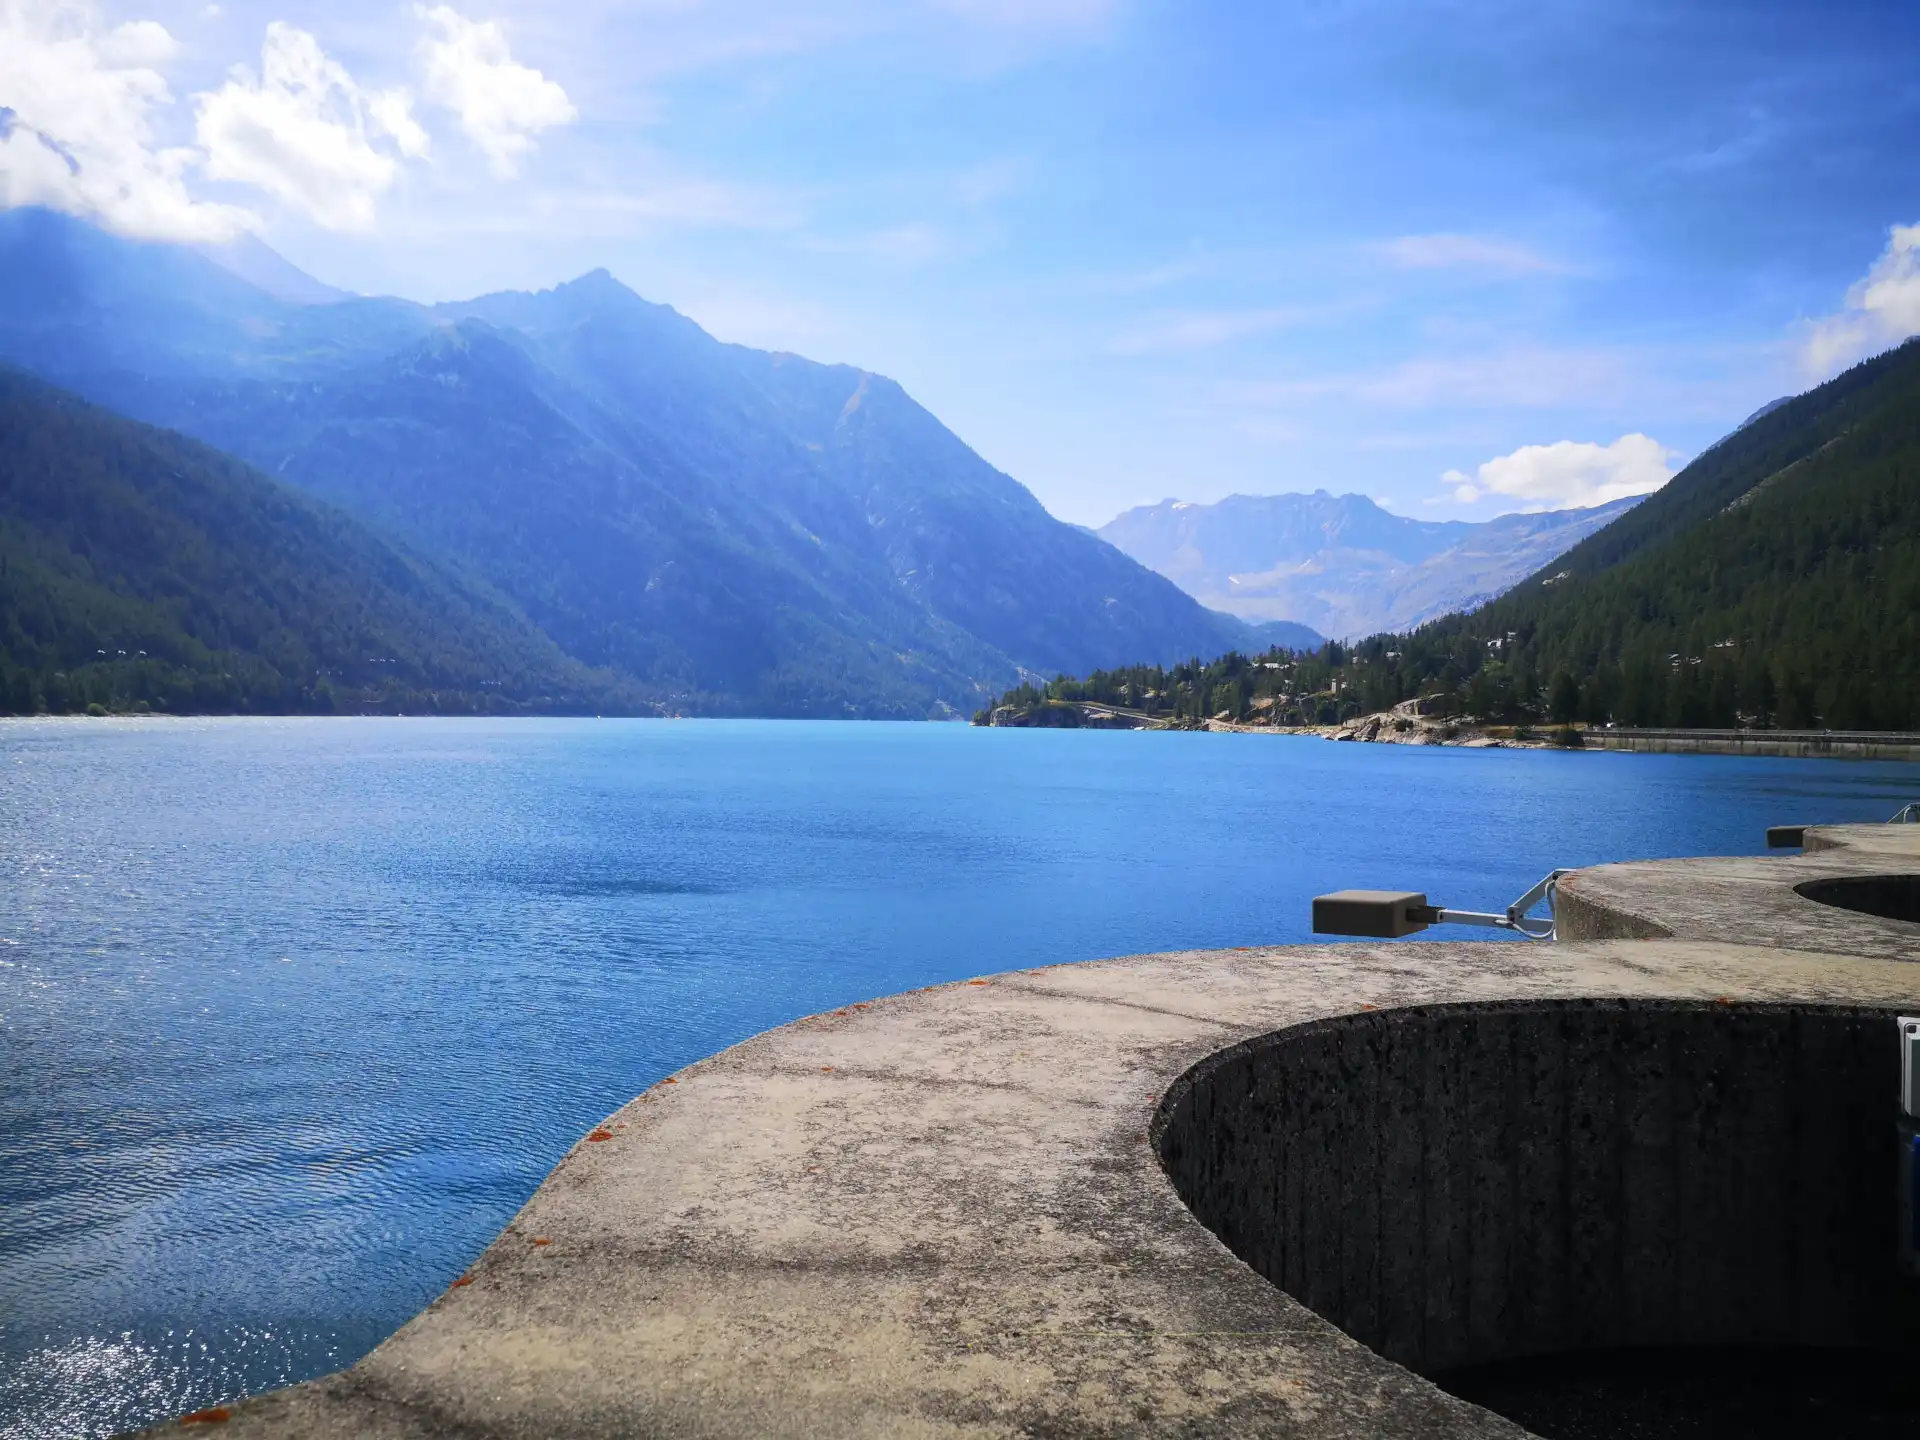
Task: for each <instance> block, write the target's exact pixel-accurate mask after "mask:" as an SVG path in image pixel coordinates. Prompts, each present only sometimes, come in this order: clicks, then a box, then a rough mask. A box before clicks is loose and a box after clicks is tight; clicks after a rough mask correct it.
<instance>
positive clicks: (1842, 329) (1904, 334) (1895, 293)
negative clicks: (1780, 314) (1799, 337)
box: [1801, 224, 1920, 379]
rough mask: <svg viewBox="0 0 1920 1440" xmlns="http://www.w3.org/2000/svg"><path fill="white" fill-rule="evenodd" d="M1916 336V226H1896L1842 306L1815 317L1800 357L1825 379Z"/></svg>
mask: <svg viewBox="0 0 1920 1440" xmlns="http://www.w3.org/2000/svg"><path fill="white" fill-rule="evenodd" d="M1913 335H1920V224H1914V225H1895V226H1894V227H1893V229H1892V230H1891V232H1889V234H1888V236H1887V248H1886V249H1885V250H1883V251H1881V252H1880V258H1879V259H1878V260H1876V261H1874V262H1873V268H1872V269H1871V270H1869V271H1867V273H1866V275H1865V276H1864V277H1863V278H1861V279H1860V280H1858V281H1856V282H1854V284H1853V285H1852V286H1851V287H1850V288H1849V289H1848V291H1847V298H1846V308H1845V309H1843V310H1842V311H1840V312H1839V313H1838V314H1836V315H1828V316H1826V317H1825V318H1823V319H1820V320H1816V321H1815V322H1814V323H1813V325H1812V327H1811V330H1810V332H1809V333H1808V335H1807V339H1806V345H1805V348H1804V350H1803V352H1802V357H1801V358H1802V361H1803V363H1804V365H1805V367H1806V370H1807V373H1808V374H1809V375H1811V376H1813V377H1815V378H1822V379H1823V378H1825V377H1826V376H1829V375H1832V374H1833V373H1835V372H1836V371H1838V370H1843V369H1845V368H1846V367H1847V366H1849V365H1851V364H1853V363H1854V362H1855V361H1856V360H1864V359H1866V358H1867V357H1868V356H1869V355H1877V354H1879V353H1880V352H1881V351H1882V350H1885V349H1888V348H1889V347H1891V346H1894V345H1898V344H1899V343H1900V342H1901V341H1902V340H1905V339H1908V338H1909V337H1910V336H1913Z"/></svg>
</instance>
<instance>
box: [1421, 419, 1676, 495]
mask: <svg viewBox="0 0 1920 1440" xmlns="http://www.w3.org/2000/svg"><path fill="white" fill-rule="evenodd" d="M1678 458H1679V457H1678V455H1677V454H1676V452H1674V451H1672V450H1669V449H1668V448H1667V447H1666V446H1664V445H1662V444H1661V443H1660V442H1659V441H1658V440H1655V439H1652V438H1651V437H1650V436H1646V435H1639V434H1634V435H1622V436H1621V437H1620V438H1619V439H1618V440H1616V441H1614V442H1613V443H1612V444H1611V445H1596V444H1593V443H1592V442H1591V441H1580V440H1560V441H1556V442H1555V443H1554V444H1552V445H1523V446H1521V447H1520V448H1519V449H1518V450H1516V451H1514V452H1513V453H1512V454H1511V455H1501V456H1498V457H1496V458H1495V459H1492V460H1489V461H1487V462H1486V463H1485V464H1484V465H1482V466H1480V467H1479V469H1478V470H1476V471H1475V472H1474V473H1473V474H1472V475H1468V474H1466V473H1465V472H1464V471H1460V470H1449V471H1447V473H1446V474H1445V475H1443V476H1441V479H1442V480H1443V481H1444V482H1445V483H1446V484H1447V485H1448V486H1450V487H1451V488H1452V491H1453V498H1454V499H1455V500H1456V501H1458V502H1459V503H1461V504H1463V505H1470V504H1472V503H1474V502H1475V501H1477V500H1484V499H1498V500H1507V501H1518V502H1519V503H1518V504H1509V505H1508V506H1507V508H1508V509H1512V510H1570V509H1585V508H1587V507H1588V506H1592V505H1605V504H1606V503H1608V502H1609V501H1612V500H1621V499H1625V498H1626V497H1627V496H1629V495H1650V494H1652V493H1653V492H1654V491H1655V490H1658V489H1659V488H1660V487H1661V486H1662V485H1664V484H1666V483H1667V481H1669V480H1671V479H1672V478H1673V475H1674V469H1673V462H1674V461H1675V460H1676V459H1678Z"/></svg>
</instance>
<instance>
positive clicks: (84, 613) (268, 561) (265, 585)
mask: <svg viewBox="0 0 1920 1440" xmlns="http://www.w3.org/2000/svg"><path fill="white" fill-rule="evenodd" d="M89 704H97V705H100V706H101V707H102V708H109V709H131V708H136V707H138V708H147V709H154V710H160V711H169V712H172V713H205V712H209V711H212V712H231V711H239V712H253V713H287V712H308V713H333V712H336V711H344V712H356V711H367V710H371V711H377V712H391V711H393V710H396V709H400V710H408V711H414V712H421V711H425V712H431V713H443V714H471V713H487V714H499V713H515V712H522V711H543V712H573V713H578V712H582V711H585V712H593V711H596V710H605V709H612V710H616V711H627V712H632V711H646V710H648V709H650V708H651V707H648V706H646V705H645V703H644V701H643V700H642V699H641V698H640V697H639V696H637V695H636V694H634V693H633V692H632V690H631V687H625V686H622V685H621V684H619V683H618V682H616V681H614V680H613V679H612V677H610V676H608V675H606V674H604V673H600V674H595V673H593V672H590V671H588V670H587V669H586V668H585V667H584V666H581V665H579V664H578V663H576V662H574V661H572V660H570V659H569V658H568V657H566V656H565V655H563V654H562V653H561V652H560V650H559V649H558V647H556V646H555V645H554V644H553V642H552V641H551V640H549V639H548V638H547V637H546V636H545V635H543V634H541V633H540V632H539V631H537V630H536V629H534V628H533V627H532V626H531V625H530V624H529V623H528V622H527V621H526V620H525V618H524V617H522V616H521V615H519V614H518V613H517V612H516V611H515V610H514V609H513V607H512V606H511V605H510V604H508V603H507V602H505V601H503V600H502V599H500V598H499V597H498V596H497V595H495V594H493V593H491V592H490V591H489V590H487V589H486V588H485V587H483V586H475V585H471V584H466V583H463V582H462V581H461V580H459V579H458V578H457V577H454V576H450V575H448V574H446V573H445V572H444V571H443V570H441V569H440V568H439V567H437V566H435V565H433V564H431V563H430V562H428V561H425V560H424V559H422V558H421V557H419V556H417V555H415V554H412V553H410V552H409V551H407V550H406V549H404V548H403V547H398V546H395V545H393V544H391V543H389V542H387V541H385V540H383V539H381V538H380V537H378V536H376V535H374V534H373V533H372V532H370V531H369V530H368V529H367V528H366V527H365V526H364V525H362V524H360V523H359V522H357V521H355V520H353V519H351V518H350V517H349V516H347V515H345V514H344V513H343V512H341V511H339V510H336V509H334V508H333V507H331V506H328V505H325V504H322V503H321V502H318V501H316V500H313V499H311V498H310V497H307V496H304V495H302V494H300V493H299V492H297V491H295V490H293V489H292V488H291V487H288V486H285V485H282V484H280V483H279V482H277V481H275V480H272V479H271V478H269V477H267V476H265V475H262V474H260V473H259V472H258V471H256V470H254V469H252V468H251V467H249V466H246V465H244V464H242V463H241V462H239V461H236V460H234V459H232V458H231V457H230V456H227V455H223V454H221V453H220V452H218V451H216V450H213V449H211V448H210V447H208V446H206V445H204V444H202V443H200V442H199V441H196V440H192V439H189V438H187V437H184V436H181V435H179V434H176V433H173V432H170V431H165V430H160V429H156V428H154V427H152V426H148V425H142V424H140V423H139V422H137V421H133V420H128V419H125V418H123V417H121V416H119V415H116V414H114V413H112V412H111V411H109V410H106V409H104V408H102V407H100V406H97V405H92V404H89V403H88V402H86V401H84V400H82V399H80V398H79V397H78V396H75V395H73V394H71V393H69V392H67V391H64V390H60V389H58V388H57V387H54V386H52V385H49V384H47V383H46V382H45V381H42V380H39V379H38V378H36V377H33V376H31V375H29V374H27V373H26V372H25V371H22V370H18V369H16V368H14V367H12V366H7V365H0V711H12V712H14V713H23V714H32V713H34V711H35V710H37V709H50V710H54V711H61V710H67V709H84V708H86V706H88V705H89Z"/></svg>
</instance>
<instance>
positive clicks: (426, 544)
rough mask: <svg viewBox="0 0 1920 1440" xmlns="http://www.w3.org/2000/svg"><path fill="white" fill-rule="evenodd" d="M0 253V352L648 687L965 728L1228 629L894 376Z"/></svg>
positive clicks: (70, 237) (1214, 645)
mask: <svg viewBox="0 0 1920 1440" xmlns="http://www.w3.org/2000/svg"><path fill="white" fill-rule="evenodd" d="M196 266H198V267H200V268H198V269H196V268H195V267H196ZM0 269H11V270H12V271H13V272H14V273H15V275H16V277H17V278H16V281H15V283H13V284H12V285H8V284H6V283H5V282H0V355H4V356H5V357H6V358H10V359H12V360H14V361H15V362H16V363H21V364H24V365H27V366H29V367H30V368H33V369H36V370H37V371H39V372H40V373H43V374H46V375H47V376H48V378H50V379H53V380H55V381H56V382H58V383H61V384H65V385H69V386H71V387H72V388H73V389H75V390H77V391H79V392H80V393H82V394H83V395H86V396H87V397H88V398H90V399H93V400H95V401H98V402H99V403H103V404H106V405H109V406H111V407H113V408H115V409H118V410H121V411H122V412H124V413H126V414H129V415H131V416H134V417H135V418H138V419H141V420H145V421H148V422H150V423H155V424H160V425H164V426H167V427H170V428H174V429H178V430H180V431H182V432H183V433H187V434H191V435H193V436H195V437H197V438H199V439H201V440H204V441H206V442H207V443H209V444H212V445H215V446H216V447H218V448H220V449H222V450H225V451H227V452H229V453H231V454H233V455H236V456H238V457H240V458H242V459H244V460H247V461H249V462H251V463H253V464H256V465H258V466H259V467H260V468H262V469H263V470H265V471H267V472H268V473H269V474H272V475H275V476H277V477H279V478H281V479H283V480H286V481H288V482H290V483H293V484H295V485H296V486H299V487H301V488H303V489H305V490H307V491H308V492H310V493H312V494H315V495H317V496H319V497H320V498H322V499H324V500H327V501H329V502H331V503H334V504H337V505H339V506H341V507H342V508H344V509H346V510H347V511H348V512H349V513H352V514H355V515H357V516H360V517H361V518H363V519H365V520H367V521H369V522H371V523H373V524H374V525H376V526H378V527H380V528H381V529H383V530H384V531H386V532H387V533H389V534H392V535H395V536H397V537H399V538H401V539H403V540H404V541H406V542H407V543H409V544H413V545H416V546H419V547H422V548H423V550H424V551H425V552H426V553H428V554H431V555H433V556H434V557H435V558H436V560H438V561H439V562H441V563H444V564H447V565H449V566H451V567H453V569H454V570H456V571H458V572H461V573H465V574H469V575H471V576H473V577H476V578H479V579H484V580H485V581H486V582H487V583H489V584H491V585H493V586H495V587H496V588H497V589H498V590H499V592H500V593H501V594H502V595H504V596H505V597H507V598H508V599H509V600H511V602H512V603H513V604H515V605H516V606H517V607H519V608H520V609H521V610H522V611H523V612H524V613H525V614H526V615H527V616H528V617H529V618H531V619H532V620H533V621H534V622H535V623H536V624H538V625H539V626H540V627H541V628H542V629H543V630H545V631H546V632H547V633H548V634H550V635H552V636H553V637H554V639H555V640H556V642H557V643H559V644H560V645H561V646H562V648H563V649H565V650H566V651H567V653H569V654H570V655H572V656H574V658H576V659H577V660H579V661H580V662H581V663H583V664H587V665H592V666H601V665H610V666H612V667H614V668H615V669H617V670H619V671H620V672H621V673H623V674H626V675H629V676H631V677H632V678H633V679H634V680H635V681H637V682H638V683H640V684H641V685H643V686H645V687H647V689H648V691H649V693H651V694H653V695H654V696H656V697H657V698H658V699H659V700H660V701H661V702H662V703H665V704H669V705H674V706H679V707H683V708H690V709H696V710H715V711H731V712H737V713H766V714H812V715H838V714H868V715H891V716H900V717H906V716H921V715H930V714H942V713H946V714H952V713H965V711H966V710H968V709H970V708H972V706H973V705H974V704H976V703H977V702H978V701H979V700H980V699H981V698H984V696H986V695H988V694H991V693H993V691H994V690H996V689H998V688H1001V687H1002V686H1004V685H1005V684H1007V683H1011V681H1012V680H1013V679H1015V678H1017V677H1018V676H1020V675H1023V674H1033V673H1056V672H1061V671H1066V670H1070V669H1074V668H1083V667H1085V666H1086V665H1089V664H1094V663H1119V662H1121V661H1127V660H1132V659H1134V658H1137V657H1139V656H1141V655H1147V656H1155V657H1164V658H1168V659H1172V658H1175V657H1177V656H1180V655H1190V654H1202V653H1211V652H1212V651H1215V650H1218V649H1222V648H1231V647H1233V646H1236V645H1241V644H1246V643H1250V636H1251V635H1252V633H1253V632H1251V631H1249V630H1248V628H1247V627H1246V626H1245V625H1243V624H1241V623H1240V622H1239V621H1237V620H1235V619H1233V618H1232V617H1228V616H1225V615H1220V614H1216V613H1214V612H1211V611H1208V610H1207V609H1205V608H1204V607H1203V606H1201V605H1199V604H1198V603H1197V602H1195V601H1194V600H1192V598H1191V597H1189V596H1187V595H1186V594H1185V593H1184V592H1181V591H1180V590H1179V589H1178V587H1176V586H1174V585H1173V584H1172V583H1171V582H1169V581H1167V580H1165V579H1164V578H1163V577H1161V576H1159V575H1156V574H1154V573H1152V572H1151V571H1149V570H1148V569H1146V568H1145V567H1142V566H1140V565H1138V564H1137V563H1136V562H1135V561H1133V560H1131V559H1129V558H1128V557H1126V556H1124V555H1122V554H1121V553H1120V552H1119V551H1118V550H1116V549H1114V548H1113V547H1112V546H1110V545H1108V544H1107V543H1106V542H1104V541H1102V540H1100V539H1098V538H1097V537H1093V536H1089V535H1086V534H1085V533H1084V532H1082V531H1079V530H1077V529H1075V528H1074V527H1071V526H1067V525H1065V524H1063V523H1062V522H1060V521H1058V520H1055V519H1054V518H1053V517H1052V516H1051V515H1048V514H1047V512H1046V511H1045V509H1044V507H1042V506H1041V505H1040V503H1039V502H1038V501H1037V500H1036V499H1034V497H1033V496H1032V494H1031V493H1030V492H1029V491H1027V490H1026V489H1025V487H1024V486H1021V485H1020V484H1019V483H1018V482H1017V481H1015V480H1014V479H1013V478H1012V477H1010V476H1008V475H1006V474H1005V473H1004V472H1001V471H999V470H998V469H996V468H995V467H993V466H991V465H989V464H987V462H985V461H984V460H982V459H981V458H980V457H979V456H978V455H976V454H974V452H973V451H972V450H971V449H969V448H968V447H967V446H966V445H965V444H964V443H963V442H962V441H960V440H959V438H958V437H957V436H954V435H953V434H952V432H951V431H949V430H947V429H946V427H945V426H943V425H941V424H940V423H939V421H938V420H937V419H936V418H935V417H933V416H932V415H931V414H929V413H928V412H927V411H926V410H925V409H924V408H923V407H921V406H920V405H918V403H917V402H915V401H914V400H913V399H912V397H911V396H909V395H907V393H906V392H905V391H904V390H903V389H902V388H901V387H899V386H898V385H897V384H896V383H895V382H893V381H891V380H888V379H886V378H885V377H882V376H878V375H875V374H873V373H872V372H868V371H863V370H858V369H856V368H854V367H851V366H828V365H819V364H816V363H815V362H812V361H808V360H804V359H801V358H799V357H794V356H789V355H780V354H773V353H770V352H765V351H757V350H752V349H750V348H748V347H744V346H734V345H728V344H726V343H724V342H721V341H718V340H716V339H714V338H713V337H712V336H710V335H708V334H707V333H706V332H705V331H704V330H702V329H701V328H700V327H699V326H698V325H697V324H695V323H694V322H693V321H692V320H690V319H688V318H687V317H685V316H683V315H680V314H679V312H677V311H674V310H672V309H671V307H667V306H662V305H657V304H655V303H653V302H650V301H647V300H645V299H643V298H642V297H640V296H638V295H637V294H635V293H634V292H632V291H631V290H629V289H628V288H627V287H625V286H624V285H621V284H620V283H619V282H618V281H617V280H615V279H614V278H613V277H612V276H611V274H610V273H608V272H606V271H605V270H596V271H589V272H588V273H587V274H586V275H584V276H581V277H578V278H577V279H575V280H573V281H569V282H565V283H563V284H561V285H559V286H555V287H553V288H552V289H549V290H543V291H535V292H500V293H498V294H494V295H489V296H481V297H477V298H476V299H474V300H470V301H461V302H454V303H449V304H443V305H435V306H420V305H414V304H412V303H411V302H407V301H401V300H394V299H390V298H384V299H383V298H359V297H356V298H349V299H346V300H341V301H335V302H331V303H321V304H297V305H296V304H291V303H286V302H281V301H277V300H275V299H274V298H273V297H272V296H270V295H267V294H266V293H265V292H262V291H259V290H257V289H252V288H249V287H245V286H244V283H243V282H241V281H240V280H239V279H238V278H237V277H234V276H232V275H230V274H228V273H227V272H225V271H221V270H219V268H218V267H217V266H214V265H213V264H212V262H210V261H206V260H204V259H203V258H202V257H199V256H186V255H184V254H183V253H182V252H179V251H177V250H170V249H168V248H167V247H153V246H137V245H133V244H131V242H118V241H115V240H114V239H113V238H112V237H106V236H103V235H101V234H100V233H99V232H95V231H92V230H90V228H89V227H84V226H80V225H78V222H72V221H67V220H66V219H65V218H64V217H54V216H51V215H49V214H48V213H47V212H34V213H31V214H29V213H28V212H21V211H13V212H7V213H6V214H0ZM41 272H44V274H43V281H44V283H42V282H36V280H35V279H34V278H33V277H34V275H35V274H36V273H41ZM236 286H238V287H241V288H239V289H236V288H235V287H236ZM161 292H164V293H161ZM1300 638H1302V639H1303V640H1305V641H1311V640H1314V639H1317V638H1318V637H1317V636H1314V635H1312V634H1311V632H1306V631H1303V632H1301V637H1300Z"/></svg>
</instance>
